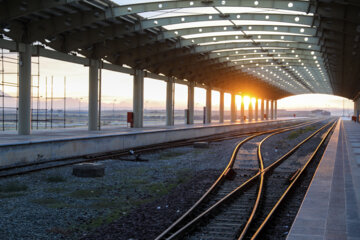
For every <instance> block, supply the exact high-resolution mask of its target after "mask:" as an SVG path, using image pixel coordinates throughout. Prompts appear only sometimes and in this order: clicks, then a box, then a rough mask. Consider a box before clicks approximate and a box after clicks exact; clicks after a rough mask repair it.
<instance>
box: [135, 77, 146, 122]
mask: <svg viewBox="0 0 360 240" xmlns="http://www.w3.org/2000/svg"><path fill="white" fill-rule="evenodd" d="M133 112H134V127H135V128H142V127H143V124H144V71H142V70H135V75H134V93H133Z"/></svg>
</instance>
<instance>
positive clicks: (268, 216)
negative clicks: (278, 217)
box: [251, 120, 338, 240]
mask: <svg viewBox="0 0 360 240" xmlns="http://www.w3.org/2000/svg"><path fill="white" fill-rule="evenodd" d="M337 123H338V120H337V121H335V122H334V123H333V125H332V126H331V127H330V128H329V130H328V131H327V132H326V134H325V137H323V139H322V140H321V142H320V143H319V145H318V146H317V148H316V149H315V151H314V152H313V153H312V154H311V156H310V157H309V160H308V161H307V162H306V163H305V165H304V166H303V167H302V168H301V170H300V171H299V172H298V173H297V174H296V176H295V177H294V178H293V180H292V181H291V183H290V185H289V186H288V187H287V189H286V190H285V192H284V193H283V194H282V195H281V197H280V198H279V200H278V201H277V202H276V204H275V205H274V207H273V208H272V209H271V211H270V212H269V214H268V215H267V216H266V218H265V220H264V221H263V222H262V223H261V224H260V226H259V227H258V229H257V230H256V232H255V233H254V235H253V236H252V237H251V240H255V239H256V237H257V236H258V235H259V234H260V233H261V231H262V230H263V229H264V227H265V225H266V224H267V223H268V222H269V220H270V218H271V217H272V216H273V214H274V212H275V211H276V210H277V209H278V207H279V206H280V204H281V203H282V201H283V200H284V198H285V197H286V196H287V194H288V193H289V191H290V190H291V189H293V186H294V184H295V183H296V182H297V180H298V179H299V178H300V176H301V175H302V174H303V172H304V171H305V170H306V168H307V167H308V165H309V163H310V162H311V161H312V160H313V159H314V157H315V155H316V154H317V153H318V151H319V149H320V147H321V146H322V145H323V143H324V142H325V140H326V139H327V137H328V136H329V134H330V133H331V131H332V130H333V129H334V127H335V126H336V124H337Z"/></svg>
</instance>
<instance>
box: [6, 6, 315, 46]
mask: <svg viewBox="0 0 360 240" xmlns="http://www.w3.org/2000/svg"><path fill="white" fill-rule="evenodd" d="M116 9H117V8H108V9H105V10H103V11H102V10H96V11H87V12H81V13H72V14H64V15H62V16H57V17H53V18H51V21H49V20H48V19H43V20H39V21H31V22H30V23H28V24H27V25H26V33H27V38H28V41H29V42H34V41H41V40H42V39H44V38H53V37H54V36H57V35H59V34H62V33H64V32H67V31H71V30H73V29H80V28H83V27H90V26H92V25H94V24H100V23H101V22H102V21H103V22H106V21H114V19H116V18H119V17H120V16H122V15H119V14H118V12H117V11H116ZM211 16H212V15H211ZM239 16H240V18H239ZM266 16H269V19H267V20H266V21H269V22H270V21H271V22H286V23H289V24H300V25H305V27H306V25H307V26H310V25H311V24H312V21H313V17H312V16H298V15H295V14H291V15H287V14H271V13H270V14H262V13H251V14H241V15H239V14H237V13H231V14H226V16H224V15H221V14H217V15H214V16H212V19H209V15H208V14H204V15H191V16H185V17H181V16H180V17H165V18H157V19H155V20H152V19H151V20H141V19H139V20H138V21H139V22H138V23H137V24H135V25H134V28H133V29H132V30H133V31H134V32H137V31H143V30H145V29H150V28H155V27H163V26H166V25H172V24H181V23H189V22H201V21H222V20H233V21H236V20H242V21H247V20H253V21H264V20H265V17H266ZM136 22H137V21H134V23H136ZM254 25H256V24H254ZM259 25H263V24H259ZM300 25H299V26H300ZM10 28H11V29H12V31H15V32H16V30H18V29H20V31H24V30H23V28H24V27H23V26H22V25H20V26H19V24H18V23H13V24H12V26H10ZM241 29H242V27H241V26H239V27H238V30H241ZM130 30H131V29H129V31H130ZM243 30H246V29H243ZM10 34H11V33H10ZM18 35H19V33H16V36H18ZM13 37H15V36H13Z"/></svg>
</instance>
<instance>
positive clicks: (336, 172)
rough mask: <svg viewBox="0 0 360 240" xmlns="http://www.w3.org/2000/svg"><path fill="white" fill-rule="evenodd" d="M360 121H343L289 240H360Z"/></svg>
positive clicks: (314, 180)
mask: <svg viewBox="0 0 360 240" xmlns="http://www.w3.org/2000/svg"><path fill="white" fill-rule="evenodd" d="M359 207H360V124H358V123H355V122H351V121H349V120H342V121H340V122H339V123H338V125H337V126H336V129H335V131H334V133H333V135H332V137H331V139H330V142H329V145H328V146H327V148H326V151H325V154H324V156H323V158H322V160H321V162H320V165H319V167H318V170H317V172H316V174H315V176H314V178H313V180H312V182H311V185H310V187H309V189H308V191H307V193H306V197H305V199H304V200H303V202H302V205H301V207H300V209H299V212H298V214H297V216H296V219H295V221H294V222H293V225H292V227H291V229H290V232H289V234H288V236H287V240H310V239H311V240H320V239H324V240H343V239H344V240H345V239H347V240H360V208H359Z"/></svg>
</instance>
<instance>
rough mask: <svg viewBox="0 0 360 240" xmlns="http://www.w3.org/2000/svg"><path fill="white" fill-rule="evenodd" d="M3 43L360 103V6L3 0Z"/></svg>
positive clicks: (236, 0)
mask: <svg viewBox="0 0 360 240" xmlns="http://www.w3.org/2000/svg"><path fill="white" fill-rule="evenodd" d="M0 6H1V8H0V37H2V38H4V39H11V40H13V41H16V42H20V43H32V44H35V45H36V44H40V45H43V46H44V47H46V48H51V49H53V50H56V51H60V52H64V53H68V54H76V55H82V56H85V57H87V58H91V59H101V60H103V61H105V62H109V63H112V64H116V65H120V66H129V67H132V68H134V69H144V70H146V71H149V72H152V73H156V74H160V75H165V76H168V77H174V78H178V79H185V80H187V81H192V82H196V83H197V84H200V85H204V86H210V87H213V88H217V89H223V90H225V91H229V92H235V93H247V94H251V95H253V96H257V97H267V98H273V99H278V98H281V97H284V96H289V95H294V94H303V93H324V94H335V95H339V96H343V97H347V98H350V99H354V98H357V97H358V96H357V94H358V92H359V90H360V61H359V60H360V51H359V35H360V2H359V1H358V0H303V1H293V0H289V1H283V0H198V1H144V0H142V1H135V0H113V1H108V0H0Z"/></svg>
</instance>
